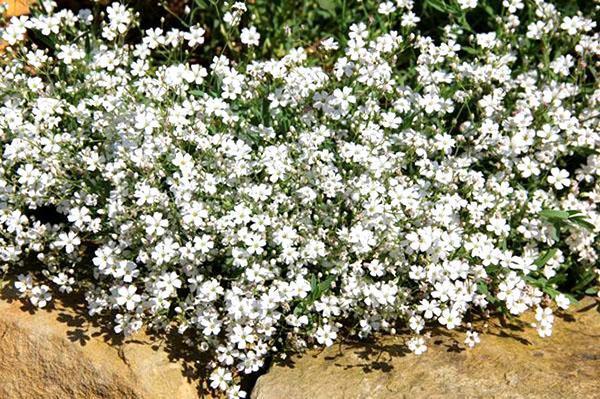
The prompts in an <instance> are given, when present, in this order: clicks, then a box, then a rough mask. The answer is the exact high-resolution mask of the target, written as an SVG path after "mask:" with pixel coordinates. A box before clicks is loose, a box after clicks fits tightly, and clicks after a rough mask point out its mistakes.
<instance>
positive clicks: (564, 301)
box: [554, 294, 571, 310]
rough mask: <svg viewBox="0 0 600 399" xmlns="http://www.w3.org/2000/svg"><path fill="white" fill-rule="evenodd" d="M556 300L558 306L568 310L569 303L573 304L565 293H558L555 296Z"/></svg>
mask: <svg viewBox="0 0 600 399" xmlns="http://www.w3.org/2000/svg"><path fill="white" fill-rule="evenodd" d="M554 301H555V302H556V306H558V307H559V308H561V309H564V310H567V309H568V308H569V305H571V301H570V300H569V298H567V297H566V296H565V295H564V294H558V295H557V296H556V298H554Z"/></svg>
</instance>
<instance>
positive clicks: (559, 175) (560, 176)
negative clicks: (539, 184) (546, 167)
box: [548, 168, 571, 190]
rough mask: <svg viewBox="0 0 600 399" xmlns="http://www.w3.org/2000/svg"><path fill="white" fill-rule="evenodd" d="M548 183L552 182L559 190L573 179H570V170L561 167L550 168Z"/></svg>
mask: <svg viewBox="0 0 600 399" xmlns="http://www.w3.org/2000/svg"><path fill="white" fill-rule="evenodd" d="M548 183H550V184H552V185H553V186H554V188H556V189H557V190H562V189H563V188H565V187H567V186H569V185H570V184H571V180H569V172H567V171H566V170H564V169H559V168H552V169H550V175H549V176H548Z"/></svg>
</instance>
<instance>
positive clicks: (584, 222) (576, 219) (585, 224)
mask: <svg viewBox="0 0 600 399" xmlns="http://www.w3.org/2000/svg"><path fill="white" fill-rule="evenodd" d="M569 221H570V222H573V223H575V224H576V225H578V226H581V227H583V228H584V229H586V230H589V231H593V230H594V229H595V228H596V226H594V225H593V224H591V223H590V222H588V221H587V220H586V219H585V217H581V216H577V217H571V218H569Z"/></svg>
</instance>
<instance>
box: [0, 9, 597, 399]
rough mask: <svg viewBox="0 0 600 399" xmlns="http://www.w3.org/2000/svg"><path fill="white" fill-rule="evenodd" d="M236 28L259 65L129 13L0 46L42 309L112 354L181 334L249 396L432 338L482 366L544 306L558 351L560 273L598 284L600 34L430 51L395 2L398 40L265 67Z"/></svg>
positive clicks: (2, 172) (6, 198) (42, 30)
mask: <svg viewBox="0 0 600 399" xmlns="http://www.w3.org/2000/svg"><path fill="white" fill-rule="evenodd" d="M459 3H460V6H461V9H463V10H465V11H464V12H470V11H469V10H471V9H473V8H474V7H477V5H478V4H477V1H459ZM227 7H228V8H227V9H226V10H223V11H224V12H223V13H224V15H225V17H226V23H227V24H229V25H228V26H230V27H231V26H232V27H234V29H233V30H234V34H237V39H235V40H237V42H238V44H239V49H240V51H241V52H242V53H243V54H246V56H245V57H241V58H240V59H234V58H232V57H230V58H228V57H226V56H225V55H223V54H225V53H224V52H222V51H217V52H216V53H215V54H214V55H213V56H211V57H210V58H209V59H208V60H207V62H206V63H205V64H202V63H194V62H192V61H190V60H191V58H189V57H186V54H188V52H189V51H192V49H194V48H198V47H202V46H203V45H204V43H205V35H206V30H205V28H206V27H202V26H197V25H194V26H189V28H188V29H187V30H179V29H171V30H169V29H165V30H163V29H162V28H159V27H156V28H152V29H147V30H141V29H139V28H137V26H138V25H137V15H136V13H135V12H133V11H132V10H130V9H128V8H127V7H126V6H124V5H121V4H119V3H113V4H111V5H109V6H108V7H107V8H105V10H104V11H103V13H102V14H101V15H94V14H92V13H91V12H90V11H89V10H82V11H80V12H79V13H78V14H74V13H73V12H72V11H70V10H60V11H58V10H57V9H56V5H55V4H54V3H53V2H51V1H45V2H42V5H41V6H40V7H39V8H38V9H34V11H33V14H32V15H31V16H21V17H13V18H12V19H11V20H10V21H7V23H6V24H5V26H4V27H3V28H1V30H0V37H1V38H2V39H3V41H5V42H6V44H7V45H8V47H7V48H6V49H5V50H4V51H5V53H4V55H3V56H2V61H1V64H2V65H1V71H0V98H1V99H2V104H1V108H0V143H1V147H0V162H1V163H0V269H1V270H3V271H4V272H7V273H12V274H14V275H18V278H17V280H16V283H15V287H16V288H17V289H18V290H19V292H21V293H22V295H23V297H24V298H28V299H29V300H30V301H31V303H32V304H33V305H35V306H38V307H44V306H49V304H51V303H52V296H53V295H58V293H59V292H66V293H68V292H71V291H73V290H79V291H82V292H84V293H85V299H86V301H87V307H88V309H89V313H90V315H98V314H101V315H105V316H110V317H111V318H112V319H114V325H113V326H112V328H113V329H114V331H116V332H117V333H123V334H131V333H133V332H135V331H137V330H139V329H141V328H142V327H144V326H148V327H151V328H153V329H155V330H157V331H164V330H174V331H178V332H179V333H180V334H182V335H184V336H185V337H186V338H187V339H188V340H189V342H192V343H193V345H195V346H196V347H198V348H201V349H203V350H206V351H207V352H208V353H210V354H211V356H212V361H211V363H210V364H209V368H210V370H211V371H210V372H209V373H212V374H210V379H209V385H210V386H211V387H212V388H213V389H218V390H223V391H226V392H227V394H228V395H229V397H231V398H237V397H245V396H246V393H245V392H244V391H242V390H241V389H240V386H239V384H238V381H239V377H240V376H241V375H244V374H249V373H253V372H256V371H257V370H259V369H260V368H261V367H262V366H263V364H264V362H265V359H266V358H267V357H269V356H271V355H273V354H274V353H276V352H278V351H282V350H288V349H294V350H301V349H303V348H305V347H307V346H311V345H313V344H318V345H332V344H333V343H334V342H335V340H336V339H337V338H338V337H339V336H341V335H342V334H344V335H346V334H352V335H357V336H359V337H367V336H369V335H371V334H373V333H377V332H384V333H392V334H393V333H395V332H396V329H399V328H403V329H404V328H407V329H410V331H411V333H412V337H411V338H410V339H409V340H407V346H408V348H409V349H410V350H412V351H414V352H415V353H417V354H419V353H423V352H425V351H426V349H427V346H426V345H427V340H428V333H427V331H428V330H429V328H430V327H431V326H435V325H442V326H445V328H448V329H453V328H461V329H464V331H465V334H466V338H465V344H466V345H467V346H474V345H475V344H476V343H477V342H479V340H480V335H479V334H478V333H477V331H475V330H474V329H473V328H471V324H470V322H471V321H472V317H473V315H476V314H484V315H485V314H488V313H489V312H492V311H493V312H495V311H500V312H504V313H506V314H512V315H520V314H522V313H523V312H525V311H527V310H528V309H532V310H533V311H534V312H535V318H536V324H535V325H536V328H537V329H538V332H539V334H540V335H541V336H548V335H550V334H551V333H552V321H553V318H554V316H553V311H552V309H553V308H554V309H555V308H556V306H558V307H560V308H563V309H564V308H567V307H568V306H569V303H570V301H571V297H570V296H567V295H564V294H562V293H560V292H559V290H558V287H559V286H560V285H561V284H563V283H564V282H565V279H566V278H567V276H569V278H571V279H572V278H577V276H580V275H582V276H584V280H585V281H584V285H585V284H587V286H593V285H594V280H595V279H597V277H598V276H597V273H598V265H599V254H600V250H599V242H600V239H599V236H600V235H599V233H600V210H599V208H598V204H599V203H600V177H599V176H600V155H599V149H600V128H599V126H600V89H599V87H598V84H597V81H596V74H597V68H598V61H597V60H598V58H597V57H598V55H599V53H600V37H599V34H598V32H597V31H596V23H595V22H594V21H593V19H592V18H588V17H586V16H584V15H582V14H574V15H568V16H566V15H561V14H560V13H559V12H558V11H557V10H556V8H555V7H554V6H553V5H552V4H550V3H547V2H544V1H542V0H535V1H528V2H527V10H528V12H522V10H523V7H524V2H523V1H521V0H505V1H504V2H503V12H502V15H500V16H497V17H496V18H495V19H494V18H492V17H490V20H491V23H493V24H494V26H495V27H496V28H495V29H494V30H493V31H490V32H484V33H475V32H471V31H469V30H466V29H464V28H462V27H460V26H459V25H455V24H449V25H447V26H445V27H443V29H442V31H443V32H444V33H443V35H441V36H440V37H438V38H435V39H434V38H431V37H428V36H426V35H423V34H421V33H419V17H418V16H417V15H415V13H414V12H413V11H412V7H413V5H412V1H409V0H403V1H393V2H392V1H383V2H381V4H380V6H379V12H380V13H381V16H383V17H385V18H390V20H396V21H398V23H397V24H394V25H392V24H391V25H390V29H389V30H388V31H387V32H377V34H375V33H374V32H373V31H371V30H370V28H369V27H368V26H367V25H366V24H365V23H362V22H358V21H357V23H356V24H354V25H352V26H351V28H350V31H349V32H348V34H347V37H345V38H335V40H334V39H333V38H328V37H325V38H323V40H322V45H321V46H318V48H317V49H316V50H313V51H310V52H309V51H306V50H305V49H302V48H296V49H293V50H291V51H289V52H288V53H287V55H285V56H283V57H279V58H277V59H266V60H262V59H258V58H257V57H255V56H253V55H252V54H254V53H253V51H254V50H253V49H254V48H256V47H257V46H260V45H261V35H260V34H259V33H258V32H259V31H260V27H258V29H257V27H254V26H252V25H244V24H243V23H241V22H240V21H241V20H242V17H243V15H244V14H245V13H246V12H247V8H246V6H245V5H244V4H243V3H235V4H233V5H227ZM394 18H395V19H394ZM393 27H395V29H392V28H393ZM131 30H137V31H140V33H141V35H139V34H138V35H137V36H136V35H130V36H128V38H127V40H126V35H127V32H129V31H131ZM235 32H237V33H235ZM53 212H54V214H55V215H54V216H53V217H51V218H49V217H48V214H52V213H53ZM574 269H577V270H578V272H577V273H578V274H576V273H574V272H572V270H574ZM586 273H587V274H586ZM594 292H595V291H594ZM482 340H483V341H485V338H482Z"/></svg>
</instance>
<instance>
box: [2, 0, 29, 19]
mask: <svg viewBox="0 0 600 399" xmlns="http://www.w3.org/2000/svg"><path fill="white" fill-rule="evenodd" d="M2 3H5V4H8V9H7V10H6V13H5V16H6V17H9V18H10V17H14V16H19V15H23V14H28V13H29V4H31V3H32V0H0V4H2Z"/></svg>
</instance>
